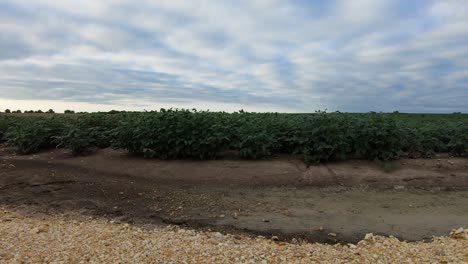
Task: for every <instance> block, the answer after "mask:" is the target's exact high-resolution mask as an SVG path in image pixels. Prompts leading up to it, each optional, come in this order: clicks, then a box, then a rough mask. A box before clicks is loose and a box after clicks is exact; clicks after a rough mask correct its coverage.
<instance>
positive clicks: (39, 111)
mask: <svg viewBox="0 0 468 264" xmlns="http://www.w3.org/2000/svg"><path fill="white" fill-rule="evenodd" d="M36 113H38V114H42V113H44V112H42V110H37V111H36Z"/></svg>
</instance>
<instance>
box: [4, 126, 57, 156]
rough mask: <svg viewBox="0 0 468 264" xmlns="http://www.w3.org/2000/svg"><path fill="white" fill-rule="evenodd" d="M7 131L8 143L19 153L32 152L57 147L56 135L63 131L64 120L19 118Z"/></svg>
mask: <svg viewBox="0 0 468 264" xmlns="http://www.w3.org/2000/svg"><path fill="white" fill-rule="evenodd" d="M16 121H17V122H16V123H13V124H11V126H10V127H9V129H8V131H7V132H6V135H5V139H6V143H7V144H8V145H10V146H13V147H15V148H16V151H17V153H19V154H31V153H35V152H37V151H39V150H40V149H44V148H50V147H55V146H56V144H57V142H56V139H55V138H56V136H57V135H60V134H61V133H63V129H64V127H63V125H64V123H63V122H62V120H59V119H52V118H39V119H36V118H27V117H24V118H23V119H17V120H16Z"/></svg>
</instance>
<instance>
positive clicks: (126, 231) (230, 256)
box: [0, 207, 468, 263]
mask: <svg viewBox="0 0 468 264" xmlns="http://www.w3.org/2000/svg"><path fill="white" fill-rule="evenodd" d="M467 239H468V232H467V230H459V231H457V232H453V233H452V235H451V237H434V238H433V240H432V241H431V242H429V243H423V242H416V243H408V242H404V241H399V240H398V239H396V238H394V237H381V236H372V235H370V234H368V235H367V236H366V237H365V238H364V239H363V240H362V241H360V242H358V243H357V244H347V245H340V244H336V245H327V244H318V243H307V242H303V241H296V240H294V241H293V242H292V243H286V242H280V241H276V238H275V237H250V236H243V235H230V234H221V233H218V232H200V231H195V230H190V229H182V228H179V227H175V226H168V227H159V228H154V229H152V230H147V229H141V228H139V227H137V226H134V225H129V224H121V223H115V222H114V221H109V220H106V219H103V218H94V217H85V216H83V215H81V214H69V215H66V216H65V215H49V214H46V215H43V214H38V213H36V214H34V215H27V214H24V213H22V212H20V211H16V210H14V209H10V208H6V207H2V208H0V262H1V263H468V240H467Z"/></svg>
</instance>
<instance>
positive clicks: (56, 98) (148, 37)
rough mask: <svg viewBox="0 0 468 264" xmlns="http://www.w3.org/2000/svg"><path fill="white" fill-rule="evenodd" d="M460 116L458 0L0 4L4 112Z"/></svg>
mask: <svg viewBox="0 0 468 264" xmlns="http://www.w3.org/2000/svg"><path fill="white" fill-rule="evenodd" d="M170 107H175V108H189V109H191V108H197V109H200V110H208V109H209V110H211V111H237V110H240V109H244V110H246V111H257V112H267V111H268V112H314V111H316V110H325V109H327V110H328V111H335V110H339V111H346V112H368V111H385V112H389V111H395V110H398V111H400V112H440V113H451V112H468V0H445V1H443V0H440V1H430V0H411V1H410V0H339V1H326V0H323V1H319V0H290V1H287V0H232V1H215V0H213V1H204V0H199V1H188V0H184V1H178V0H157V1H153V0H140V1H130V0H112V1H110V0H99V1H96V0H80V1H75V0H61V1H57V0H34V1H31V0H0V110H2V109H5V108H10V109H22V110H28V109H34V110H36V109H42V110H47V109H49V108H53V109H55V110H57V111H63V110H65V109H74V110H77V111H107V110H111V109H117V110H157V109H159V108H170Z"/></svg>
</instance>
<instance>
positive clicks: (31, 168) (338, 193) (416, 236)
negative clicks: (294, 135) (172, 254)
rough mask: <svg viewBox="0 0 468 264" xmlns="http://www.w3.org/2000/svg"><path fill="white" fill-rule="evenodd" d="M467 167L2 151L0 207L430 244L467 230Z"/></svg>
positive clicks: (456, 163) (445, 162)
mask: <svg viewBox="0 0 468 264" xmlns="http://www.w3.org/2000/svg"><path fill="white" fill-rule="evenodd" d="M467 164H468V160H466V159H439V160H403V161H399V162H398V164H393V165H392V166H393V167H394V169H393V171H391V172H385V171H386V170H384V169H382V168H381V167H379V165H376V164H374V163H371V162H365V161H352V162H343V163H335V164H327V165H326V166H324V165H323V166H318V167H317V166H315V167H309V168H307V166H305V165H304V164H302V163H300V162H299V161H297V160H290V159H285V158H278V159H275V160H269V161H258V162H252V161H242V160H220V161H206V162H200V161H157V160H144V159H139V158H132V157H128V156H127V155H126V154H124V153H121V152H119V151H115V150H104V151H100V152H98V153H96V154H94V155H91V156H86V157H71V156H70V155H69V154H68V153H66V152H64V151H63V150H55V151H52V152H45V153H41V154H38V155H30V156H16V155H14V154H12V153H11V152H9V151H8V150H3V152H2V153H1V156H0V204H3V205H7V206H13V207H14V208H17V209H18V210H22V211H24V212H45V213H48V214H54V213H67V212H73V213H74V212H80V213H81V214H84V215H99V216H104V217H107V218H109V219H112V220H114V221H117V222H128V223H134V224H137V225H140V226H143V227H154V226H158V225H164V224H167V223H172V224H182V225H186V226H191V227H196V228H201V229H208V228H210V229H212V230H216V231H222V232H226V231H228V232H234V233H246V234H264V235H276V236H278V237H279V238H280V239H292V238H293V237H295V238H298V237H299V238H304V239H306V240H309V241H319V242H356V241H358V240H360V239H362V237H363V236H364V235H365V234H366V233H374V234H382V235H394V236H396V237H398V238H401V239H406V240H422V239H430V238H431V237H432V236H434V235H436V236H437V235H445V234H447V232H448V231H449V230H451V229H453V228H458V227H461V226H466V225H467V223H468V191H467V190H468V184H467V179H468V176H467V169H466V168H467V167H466V165H467ZM327 177H328V178H327ZM330 234H333V235H330Z"/></svg>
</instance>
